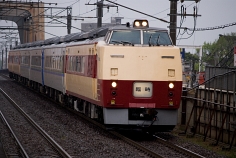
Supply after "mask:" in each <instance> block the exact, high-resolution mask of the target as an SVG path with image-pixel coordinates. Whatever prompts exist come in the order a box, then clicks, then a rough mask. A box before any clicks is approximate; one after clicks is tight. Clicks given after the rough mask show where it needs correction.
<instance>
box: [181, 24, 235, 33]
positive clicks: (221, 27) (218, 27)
mask: <svg viewBox="0 0 236 158" xmlns="http://www.w3.org/2000/svg"><path fill="white" fill-rule="evenodd" d="M234 25H236V22H233V23H229V24H225V25H220V26H214V27H206V28H195V31H208V30H216V29H224V28H226V27H230V26H234ZM185 29H187V30H190V31H192V30H193V28H185Z"/></svg>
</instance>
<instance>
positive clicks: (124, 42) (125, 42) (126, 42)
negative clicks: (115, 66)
mask: <svg viewBox="0 0 236 158" xmlns="http://www.w3.org/2000/svg"><path fill="white" fill-rule="evenodd" d="M121 42H122V43H123V45H125V44H129V45H131V46H134V44H133V43H131V42H128V41H121Z"/></svg>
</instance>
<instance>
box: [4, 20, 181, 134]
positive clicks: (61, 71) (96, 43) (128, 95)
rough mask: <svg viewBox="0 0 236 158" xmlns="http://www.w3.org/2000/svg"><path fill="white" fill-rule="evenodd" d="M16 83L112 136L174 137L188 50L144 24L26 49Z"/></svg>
mask: <svg viewBox="0 0 236 158" xmlns="http://www.w3.org/2000/svg"><path fill="white" fill-rule="evenodd" d="M8 69H9V76H10V78H13V79H15V80H16V81H18V82H21V83H22V84H24V85H26V86H28V87H30V88H33V89H35V90H36V91H38V92H40V93H43V94H45V95H47V96H48V97H51V98H53V99H55V100H56V101H58V102H60V103H62V104H64V105H65V106H67V107H69V108H72V109H74V110H75V111H78V112H80V113H82V114H84V115H86V116H87V117H89V118H91V119H94V120H97V121H99V122H101V123H103V124H104V126H106V128H107V129H110V130H144V131H154V132H158V131H161V132H163V131H171V130H173V128H174V127H175V126H176V125H177V117H178V109H179V106H180V102H181V93H182V64H181V56H180V49H179V48H178V47H176V46H174V45H173V43H172V41H171V38H170V35H169V33H168V30H167V29H164V28H156V27H149V22H148V21H147V20H145V19H144V20H143V19H137V20H135V21H133V22H132V23H129V22H128V23H126V24H121V25H109V26H103V27H101V28H97V29H93V30H91V31H89V32H83V33H73V34H69V35H66V36H60V37H54V38H50V39H47V40H44V41H37V42H32V43H26V44H20V45H18V46H16V47H14V49H12V50H10V51H9V56H8Z"/></svg>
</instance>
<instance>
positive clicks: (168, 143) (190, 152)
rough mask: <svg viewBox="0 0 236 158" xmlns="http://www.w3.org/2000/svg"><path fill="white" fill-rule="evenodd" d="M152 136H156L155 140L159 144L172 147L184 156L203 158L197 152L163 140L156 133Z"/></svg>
mask: <svg viewBox="0 0 236 158" xmlns="http://www.w3.org/2000/svg"><path fill="white" fill-rule="evenodd" d="M152 136H153V137H155V138H156V141H157V142H159V143H161V144H163V145H165V146H167V147H169V148H171V149H173V150H174V151H176V152H180V153H182V154H183V155H186V156H188V157H192V158H204V156H201V155H199V154H198V153H195V152H192V151H190V150H188V149H185V148H183V147H181V146H178V145H175V144H173V143H171V142H168V141H167V140H165V139H163V138H160V137H158V136H156V135H152Z"/></svg>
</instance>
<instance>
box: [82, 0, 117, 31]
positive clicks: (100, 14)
mask: <svg viewBox="0 0 236 158" xmlns="http://www.w3.org/2000/svg"><path fill="white" fill-rule="evenodd" d="M103 1H104V0H101V1H99V2H97V3H94V4H89V3H88V4H85V5H96V6H97V28H99V27H102V17H103V7H106V8H107V9H108V10H109V8H110V7H117V6H115V5H110V4H103ZM117 8H118V7H117Z"/></svg>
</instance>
